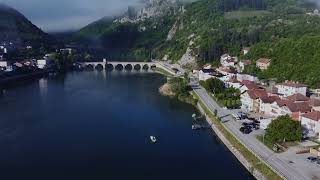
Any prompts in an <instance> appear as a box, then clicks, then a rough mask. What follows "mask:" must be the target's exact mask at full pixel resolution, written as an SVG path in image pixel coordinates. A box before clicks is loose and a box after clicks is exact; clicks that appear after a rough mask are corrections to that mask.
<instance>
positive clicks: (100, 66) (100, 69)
mask: <svg viewBox="0 0 320 180" xmlns="http://www.w3.org/2000/svg"><path fill="white" fill-rule="evenodd" d="M95 69H96V70H98V71H102V70H103V69H104V67H103V65H102V64H97V65H96V67H95Z"/></svg>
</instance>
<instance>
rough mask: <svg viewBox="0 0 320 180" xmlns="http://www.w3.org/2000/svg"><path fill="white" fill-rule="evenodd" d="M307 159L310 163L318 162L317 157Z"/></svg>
mask: <svg viewBox="0 0 320 180" xmlns="http://www.w3.org/2000/svg"><path fill="white" fill-rule="evenodd" d="M307 159H308V160H309V161H310V162H316V161H317V158H316V157H312V156H310V157H308V158H307Z"/></svg>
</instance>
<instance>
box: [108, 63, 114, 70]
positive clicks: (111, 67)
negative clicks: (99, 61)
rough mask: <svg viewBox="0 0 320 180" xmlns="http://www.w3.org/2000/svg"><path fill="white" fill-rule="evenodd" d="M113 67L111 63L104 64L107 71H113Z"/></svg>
mask: <svg viewBox="0 0 320 180" xmlns="http://www.w3.org/2000/svg"><path fill="white" fill-rule="evenodd" d="M114 68H115V67H114V66H113V64H107V65H106V70H107V71H113V70H114Z"/></svg>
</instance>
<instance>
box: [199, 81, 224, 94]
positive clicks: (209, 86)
mask: <svg viewBox="0 0 320 180" xmlns="http://www.w3.org/2000/svg"><path fill="white" fill-rule="evenodd" d="M200 85H201V86H202V87H203V88H205V89H206V90H207V91H210V92H213V93H215V94H217V93H221V92H222V91H223V90H224V83H223V82H222V81H220V80H219V79H217V78H210V79H208V80H206V81H200Z"/></svg>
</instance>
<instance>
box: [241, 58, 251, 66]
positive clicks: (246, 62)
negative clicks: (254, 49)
mask: <svg viewBox="0 0 320 180" xmlns="http://www.w3.org/2000/svg"><path fill="white" fill-rule="evenodd" d="M241 62H242V63H243V64H244V65H246V66H247V65H250V64H251V61H250V60H248V59H246V60H242V61H241Z"/></svg>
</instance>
